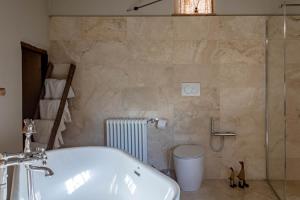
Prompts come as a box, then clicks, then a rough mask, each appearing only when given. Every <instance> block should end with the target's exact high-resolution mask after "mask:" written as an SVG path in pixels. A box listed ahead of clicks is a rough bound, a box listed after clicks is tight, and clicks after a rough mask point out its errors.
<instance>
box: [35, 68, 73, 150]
mask: <svg viewBox="0 0 300 200" xmlns="http://www.w3.org/2000/svg"><path fill="white" fill-rule="evenodd" d="M53 68H54V65H53V64H52V63H49V64H48V68H47V73H46V77H45V80H46V79H47V78H50V77H51V75H52V72H53ZM75 70H76V66H75V65H74V64H70V67H69V72H68V76H67V79H66V85H65V88H64V91H63V94H62V97H61V101H60V104H59V108H58V111H57V114H56V117H55V120H54V124H53V127H52V130H51V134H50V138H49V141H48V144H47V150H51V149H53V147H54V142H55V138H56V134H57V131H58V128H59V125H60V122H61V119H62V116H63V112H64V108H65V105H66V102H67V99H68V94H69V90H70V88H71V84H72V80H73V77H74V73H75ZM45 80H44V81H45ZM44 96H45V87H44V84H43V85H42V87H41V91H40V97H39V100H42V99H43V98H44ZM39 113H40V109H39V102H38V105H37V106H36V109H35V114H34V119H39V118H40V114H39ZM33 141H34V138H33Z"/></svg>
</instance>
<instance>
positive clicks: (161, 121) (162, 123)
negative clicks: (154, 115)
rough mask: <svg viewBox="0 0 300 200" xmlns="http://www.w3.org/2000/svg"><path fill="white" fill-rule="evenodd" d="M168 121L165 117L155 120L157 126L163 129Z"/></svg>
mask: <svg viewBox="0 0 300 200" xmlns="http://www.w3.org/2000/svg"><path fill="white" fill-rule="evenodd" d="M167 123H168V121H167V120H165V119H159V120H158V122H157V128H159V129H165V128H166V127H167Z"/></svg>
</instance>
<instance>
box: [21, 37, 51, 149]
mask: <svg viewBox="0 0 300 200" xmlns="http://www.w3.org/2000/svg"><path fill="white" fill-rule="evenodd" d="M24 50H26V51H31V52H33V53H36V54H40V55H41V73H42V74H41V75H42V83H43V82H44V81H45V78H46V74H47V70H48V52H47V51H46V50H44V49H41V48H38V47H35V46H33V45H31V44H28V43H26V42H23V41H21V51H22V52H23V51H24ZM22 56H23V53H22ZM22 59H23V58H22ZM22 70H23V61H22ZM22 79H23V77H22ZM22 87H23V86H22ZM41 87H43V86H42V85H41ZM22 90H23V88H22ZM22 113H23V107H22ZM22 118H23V114H22ZM22 126H23V122H22ZM24 141H25V136H23V148H24Z"/></svg>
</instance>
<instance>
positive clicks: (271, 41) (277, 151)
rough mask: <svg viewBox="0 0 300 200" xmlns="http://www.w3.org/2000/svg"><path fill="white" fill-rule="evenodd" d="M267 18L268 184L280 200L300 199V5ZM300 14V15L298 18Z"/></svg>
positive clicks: (291, 6) (287, 8)
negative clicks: (279, 14)
mask: <svg viewBox="0 0 300 200" xmlns="http://www.w3.org/2000/svg"><path fill="white" fill-rule="evenodd" d="M297 2H298V3H295V1H293V3H288V2H284V3H283V4H282V13H283V14H282V15H281V16H270V17H267V26H266V46H267V48H266V124H267V126H266V141H267V144H266V146H267V180H268V183H269V184H270V186H271V187H272V189H273V190H274V192H275V193H276V195H277V197H278V198H279V199H282V200H284V199H286V200H295V199H300V12H299V11H300V1H299V0H298V1H297ZM297 13H299V14H298V15H297Z"/></svg>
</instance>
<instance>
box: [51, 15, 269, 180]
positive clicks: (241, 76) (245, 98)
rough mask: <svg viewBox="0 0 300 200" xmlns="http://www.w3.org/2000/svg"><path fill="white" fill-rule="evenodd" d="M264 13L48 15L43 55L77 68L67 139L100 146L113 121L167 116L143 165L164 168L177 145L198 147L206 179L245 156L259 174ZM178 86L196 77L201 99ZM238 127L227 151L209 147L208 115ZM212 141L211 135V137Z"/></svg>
mask: <svg viewBox="0 0 300 200" xmlns="http://www.w3.org/2000/svg"><path fill="white" fill-rule="evenodd" d="M265 23H266V22H265V17H254V16H250V17H247V16H237V17H230V16H227V17H225V16H214V17H113V18H111V17H52V18H51V22H50V44H51V48H50V60H51V61H52V62H54V63H69V62H74V63H76V65H77V66H78V69H77V72H76V75H75V79H74V84H73V87H74V90H75V92H76V94H77V98H76V99H75V100H74V102H73V103H72V114H73V123H72V124H71V125H70V126H69V129H68V131H67V133H65V135H64V136H65V140H66V143H67V144H69V145H75V146H76V145H103V144H104V120H105V119H107V118H110V117H164V118H167V119H168V120H169V126H168V128H167V129H165V130H157V129H154V128H150V133H149V153H148V154H149V161H150V164H152V165H154V166H155V167H158V168H160V169H163V168H167V162H168V159H167V157H168V153H169V152H170V149H172V148H173V147H174V146H176V145H178V144H186V143H197V144H201V145H203V147H204V149H205V176H206V178H227V176H228V167H230V166H236V168H237V169H238V164H237V162H238V161H239V160H244V161H245V162H246V170H247V176H248V178H250V179H263V178H265V149H264V141H265V134H264V63H265V46H264V39H265V25H266V24H265ZM182 82H200V83H201V96H200V97H182V96H181V89H180V84H181V83H182ZM211 117H216V118H220V120H221V123H220V126H221V128H222V129H225V130H231V131H235V132H237V133H238V136H237V137H236V138H226V140H225V147H224V150H223V151H222V152H220V153H215V152H213V151H212V150H211V149H210V147H209V138H210V136H209V124H210V118H211ZM217 142H218V138H216V139H215V140H214V143H215V145H216V143H217Z"/></svg>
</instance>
